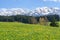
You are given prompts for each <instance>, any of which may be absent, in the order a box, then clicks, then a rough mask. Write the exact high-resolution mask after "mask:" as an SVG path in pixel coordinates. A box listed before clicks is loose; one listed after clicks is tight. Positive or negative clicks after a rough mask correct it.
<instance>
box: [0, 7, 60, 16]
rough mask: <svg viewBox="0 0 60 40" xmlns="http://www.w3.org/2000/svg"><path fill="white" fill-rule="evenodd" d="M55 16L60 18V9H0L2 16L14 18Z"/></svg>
mask: <svg viewBox="0 0 60 40" xmlns="http://www.w3.org/2000/svg"><path fill="white" fill-rule="evenodd" d="M54 14H57V15H59V16H60V8H58V7H54V8H49V7H38V8H35V9H33V10H30V9H23V8H0V16H12V15H26V16H43V15H54Z"/></svg>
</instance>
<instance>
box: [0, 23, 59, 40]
mask: <svg viewBox="0 0 60 40" xmlns="http://www.w3.org/2000/svg"><path fill="white" fill-rule="evenodd" d="M0 40H60V27H50V26H42V25H39V24H36V25H35V24H23V23H19V22H0Z"/></svg>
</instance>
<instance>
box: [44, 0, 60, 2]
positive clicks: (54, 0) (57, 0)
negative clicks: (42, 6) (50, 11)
mask: <svg viewBox="0 0 60 40" xmlns="http://www.w3.org/2000/svg"><path fill="white" fill-rule="evenodd" d="M43 1H53V2H60V0H43Z"/></svg>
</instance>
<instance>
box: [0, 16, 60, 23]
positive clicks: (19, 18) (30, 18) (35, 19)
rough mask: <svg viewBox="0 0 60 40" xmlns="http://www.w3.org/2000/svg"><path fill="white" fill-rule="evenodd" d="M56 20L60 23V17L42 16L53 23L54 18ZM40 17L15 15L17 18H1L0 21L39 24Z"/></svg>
mask: <svg viewBox="0 0 60 40" xmlns="http://www.w3.org/2000/svg"><path fill="white" fill-rule="evenodd" d="M53 16H54V18H55V19H56V21H60V20H59V19H60V18H59V16H58V15H48V16H40V17H46V18H47V19H48V20H49V21H50V22H51V21H52V19H53V18H52V17H53ZM40 17H34V16H24V15H15V16H0V21H2V22H15V21H17V22H23V23H32V22H33V23H34V22H35V23H38V22H39V19H40Z"/></svg>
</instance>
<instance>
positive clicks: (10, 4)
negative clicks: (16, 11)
mask: <svg viewBox="0 0 60 40" xmlns="http://www.w3.org/2000/svg"><path fill="white" fill-rule="evenodd" d="M59 4H60V0H53V1H52V0H0V8H29V9H34V8H37V7H60V5H59Z"/></svg>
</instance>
